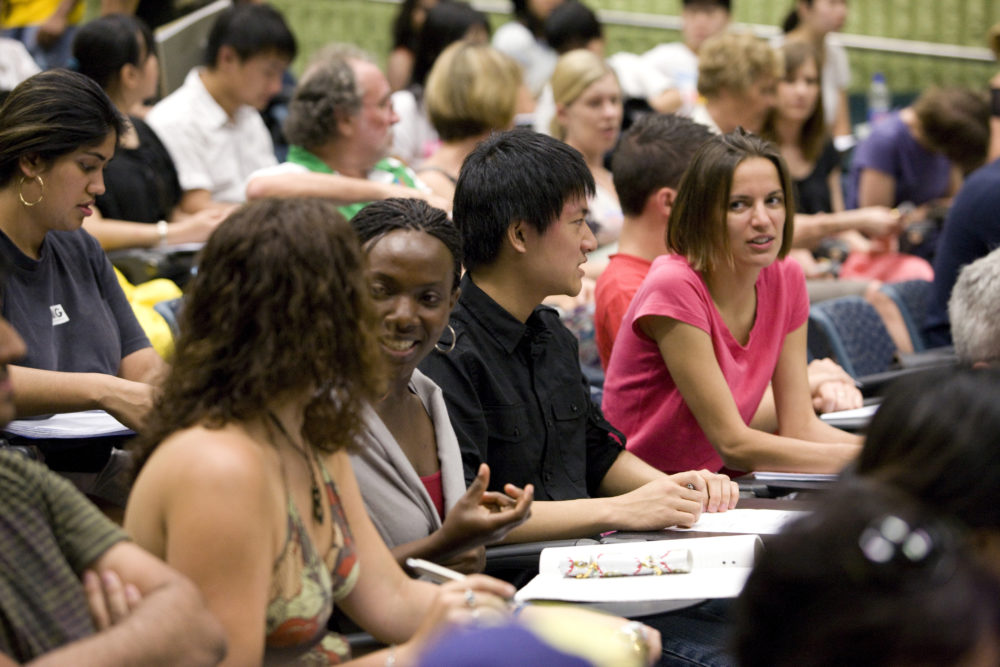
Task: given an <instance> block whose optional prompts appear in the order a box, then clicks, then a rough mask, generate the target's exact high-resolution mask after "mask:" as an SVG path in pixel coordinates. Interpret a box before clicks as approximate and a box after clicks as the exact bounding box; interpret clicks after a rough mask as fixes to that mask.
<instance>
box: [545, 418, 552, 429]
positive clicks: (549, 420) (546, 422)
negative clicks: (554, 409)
mask: <svg viewBox="0 0 1000 667" xmlns="http://www.w3.org/2000/svg"><path fill="white" fill-rule="evenodd" d="M545 425H546V426H548V427H549V428H551V427H552V420H551V419H546V420H545Z"/></svg>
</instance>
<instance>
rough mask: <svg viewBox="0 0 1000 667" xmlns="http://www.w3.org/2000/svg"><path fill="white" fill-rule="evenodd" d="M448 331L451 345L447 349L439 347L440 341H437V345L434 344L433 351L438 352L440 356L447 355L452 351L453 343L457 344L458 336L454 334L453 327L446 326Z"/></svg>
mask: <svg viewBox="0 0 1000 667" xmlns="http://www.w3.org/2000/svg"><path fill="white" fill-rule="evenodd" d="M448 331H450V332H451V345H449V346H448V348H447V349H443V348H442V347H441V341H438V342H437V343H435V344H434V349H435V350H437V351H438V352H440V353H441V354H448V353H449V352H451V351H452V350H454V349H455V343H457V342H458V334H456V333H455V327H453V326H451V323H449V324H448Z"/></svg>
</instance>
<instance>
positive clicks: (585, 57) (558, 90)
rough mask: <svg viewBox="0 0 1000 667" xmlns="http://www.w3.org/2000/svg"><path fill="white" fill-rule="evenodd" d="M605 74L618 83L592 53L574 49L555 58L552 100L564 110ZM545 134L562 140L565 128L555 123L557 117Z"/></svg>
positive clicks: (606, 65)
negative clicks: (557, 58)
mask: <svg viewBox="0 0 1000 667" xmlns="http://www.w3.org/2000/svg"><path fill="white" fill-rule="evenodd" d="M608 74H610V75H612V76H613V77H614V79H615V84H616V85H618V89H619V91H621V85H620V84H619V83H618V75H617V74H615V71H614V70H613V69H611V65H609V64H608V63H607V61H606V60H604V58H602V57H601V56H599V55H597V54H596V53H594V52H593V51H589V50H587V49H576V50H574V51H570V52H569V53H564V54H563V55H561V56H559V60H558V61H557V62H556V68H555V70H553V72H552V79H550V83H551V85H552V98H553V100H554V101H555V103H556V104H561V105H562V106H568V105H570V104H572V103H573V102H575V101H576V100H577V99H578V98H579V97H580V95H583V91H585V90H587V88H589V87H590V86H591V84H593V83H595V82H596V81H599V80H600V79H603V78H604V77H605V76H607V75H608ZM549 131H550V132H551V134H552V136H553V137H555V138H556V139H560V140H565V139H566V128H565V127H564V126H563V124H562V123H561V122H559V116H558V114H557V115H555V116H553V117H552V123H551V124H550V126H549Z"/></svg>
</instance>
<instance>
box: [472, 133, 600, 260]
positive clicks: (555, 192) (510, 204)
mask: <svg viewBox="0 0 1000 667" xmlns="http://www.w3.org/2000/svg"><path fill="white" fill-rule="evenodd" d="M593 194H594V177H593V176H592V175H591V173H590V169H588V168H587V164H586V162H584V160H583V156H582V155H581V154H580V152H579V151H577V150H576V149H575V148H572V147H570V146H568V145H567V144H565V143H563V142H562V141H559V140H558V139H554V138H552V137H549V136H546V135H544V134H538V133H536V132H533V131H531V130H528V129H515V130H510V131H507V132H498V133H496V134H493V135H491V136H490V137H489V138H487V139H485V140H484V141H483V142H481V143H480V144H479V145H478V146H476V148H475V149H474V150H473V151H472V153H470V154H469V156H468V157H467V158H466V159H465V163H464V164H463V165H462V170H461V172H460V173H459V176H458V183H457V184H456V186H455V199H454V208H453V210H452V216H453V217H454V219H455V224H457V225H458V228H459V229H460V230H461V231H462V238H463V247H464V254H465V268H466V269H467V270H469V271H474V270H475V269H476V268H477V267H479V266H480V265H482V264H490V263H492V262H493V261H495V260H496V258H497V256H498V255H499V254H500V248H501V247H502V246H503V239H504V235H505V234H506V232H507V228H508V227H509V226H510V225H511V224H512V223H513V222H515V221H518V220H521V221H524V222H525V223H527V224H529V225H531V226H532V227H534V228H535V229H536V230H537V231H538V232H539V233H540V234H541V233H544V232H545V230H546V229H547V228H548V227H549V225H551V224H552V223H553V222H555V221H556V220H557V219H558V218H559V216H560V215H562V209H563V205H564V204H565V203H566V200H567V199H569V198H570V197H586V198H589V197H592V196H593Z"/></svg>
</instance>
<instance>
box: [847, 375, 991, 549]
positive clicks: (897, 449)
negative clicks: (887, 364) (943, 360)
mask: <svg viewBox="0 0 1000 667" xmlns="http://www.w3.org/2000/svg"><path fill="white" fill-rule="evenodd" d="M998 405H1000V369H994V368H990V369H970V368H960V369H947V370H943V371H934V372H927V373H921V374H920V375H919V376H918V377H913V376H907V377H906V379H905V380H901V381H899V382H897V383H895V384H893V385H892V386H891V387H890V388H889V390H888V392H887V393H886V396H885V400H884V401H883V402H882V405H881V406H880V407H879V409H878V412H877V413H875V417H874V418H873V419H872V421H871V424H870V426H869V428H868V434H867V437H866V438H865V445H864V447H863V448H862V450H861V455H860V456H859V457H858V462H857V472H858V474H860V475H864V476H869V477H874V478H876V479H879V480H881V481H884V482H887V483H889V484H892V485H893V486H896V487H898V488H901V489H903V490H904V491H906V492H908V493H909V494H911V495H913V496H915V497H917V498H920V499H921V500H923V501H924V502H925V503H927V504H929V505H931V506H932V507H936V508H938V510H940V511H942V512H945V513H947V514H948V515H950V516H953V517H955V518H956V519H958V520H959V521H962V522H963V523H965V524H967V525H969V526H971V527H973V528H990V529H994V530H995V529H998V528H1000V512H998V510H997V507H998V506H1000V410H998V409H997V406H998Z"/></svg>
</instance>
